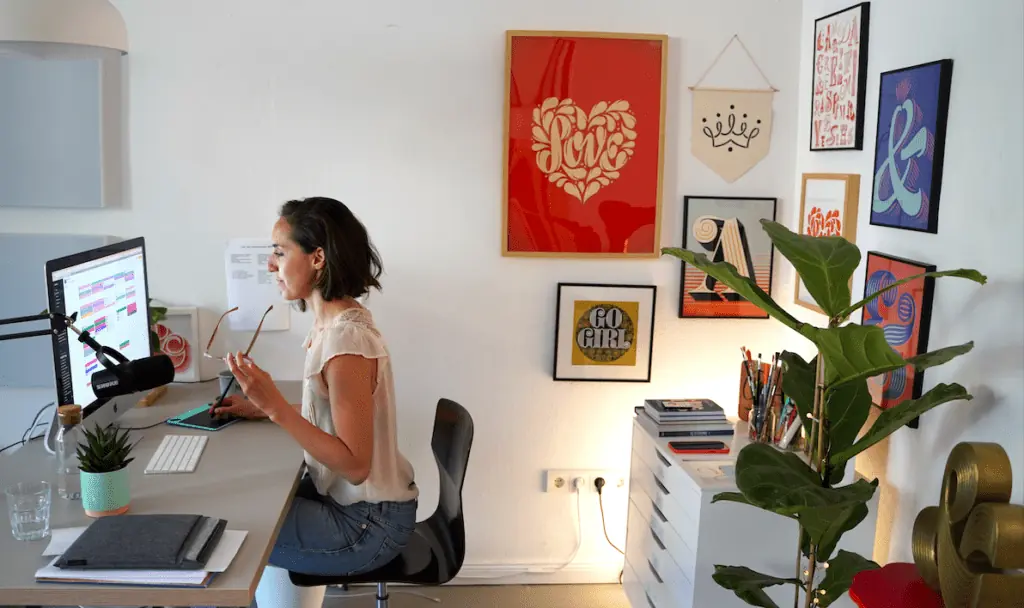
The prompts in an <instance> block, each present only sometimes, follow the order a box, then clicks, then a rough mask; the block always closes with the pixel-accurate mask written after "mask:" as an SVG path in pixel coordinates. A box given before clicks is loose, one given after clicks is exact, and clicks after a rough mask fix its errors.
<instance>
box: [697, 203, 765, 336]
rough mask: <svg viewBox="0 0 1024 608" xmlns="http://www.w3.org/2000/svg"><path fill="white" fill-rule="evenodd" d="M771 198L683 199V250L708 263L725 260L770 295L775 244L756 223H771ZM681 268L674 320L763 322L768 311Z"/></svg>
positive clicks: (723, 287)
mask: <svg viewBox="0 0 1024 608" xmlns="http://www.w3.org/2000/svg"><path fill="white" fill-rule="evenodd" d="M775 207H776V199H774V198H744V197H731V196H687V197H685V198H684V199H683V249H687V250H689V251H692V252H694V253H703V254H704V255H706V256H708V259H709V260H711V261H712V262H728V263H730V264H732V265H733V266H734V267H736V270H737V271H739V273H740V274H741V275H743V276H745V277H747V278H749V279H751V280H752V281H754V282H755V283H757V286H758V287H760V288H761V289H763V290H764V292H765V293H767V294H769V295H770V294H771V292H772V256H773V254H774V252H775V246H774V245H773V244H772V241H771V239H769V238H768V233H766V232H765V231H764V229H763V228H762V226H761V220H771V221H775ZM680 264H682V271H681V272H682V275H681V278H680V289H679V317H680V318H705V319H708V318H710V319H767V318H768V313H766V312H764V311H763V310H761V309H760V308H758V307H757V306H756V305H754V304H752V303H750V302H749V301H747V300H746V299H745V298H743V297H742V296H740V295H739V294H737V293H736V292H735V291H733V290H732V289H730V288H729V287H727V286H725V285H723V284H721V283H719V282H718V281H716V280H715V279H714V278H713V277H711V276H709V275H707V274H705V273H703V272H701V271H700V270H698V269H696V268H694V267H692V266H690V265H689V264H687V263H686V262H680Z"/></svg>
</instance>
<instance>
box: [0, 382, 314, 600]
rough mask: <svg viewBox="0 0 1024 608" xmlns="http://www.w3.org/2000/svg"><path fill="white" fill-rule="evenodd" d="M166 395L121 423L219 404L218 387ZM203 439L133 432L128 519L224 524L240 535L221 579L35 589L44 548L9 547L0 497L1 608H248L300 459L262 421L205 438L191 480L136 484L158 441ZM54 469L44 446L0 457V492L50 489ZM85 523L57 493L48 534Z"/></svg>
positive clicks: (294, 393) (288, 390)
mask: <svg viewBox="0 0 1024 608" xmlns="http://www.w3.org/2000/svg"><path fill="white" fill-rule="evenodd" d="M278 386H279V387H280V388H281V392H282V393H283V394H284V396H285V397H286V398H287V399H288V400H289V402H291V403H298V402H299V400H300V396H301V383H300V382H297V381H296V382H279V383H278ZM168 389H169V390H168V391H167V394H166V395H164V397H163V398H162V399H161V400H160V401H158V402H157V403H156V404H155V405H153V406H151V407H148V408H136V409H133V410H131V411H129V412H126V413H125V414H124V415H123V416H122V417H121V418H120V420H119V421H118V423H119V424H120V425H122V426H125V427H143V426H148V425H150V424H153V423H155V422H158V421H160V420H163V419H166V418H169V417H170V416H173V415H176V414H180V413H182V412H185V411H188V410H189V409H192V408H194V407H196V406H197V405H200V404H202V403H207V402H209V401H211V400H213V399H216V398H217V383H216V382H206V383H202V384H174V385H171V386H169V387H168ZM201 433H204V431H198V430H193V429H187V428H183V427H177V426H171V425H160V426H156V427H154V428H152V429H147V430H144V431H132V441H136V440H139V439H141V441H139V443H138V445H136V447H135V450H134V452H133V456H134V458H135V460H134V461H133V462H132V463H131V464H130V465H129V467H131V484H132V485H131V495H132V501H131V507H130V509H129V513H201V514H203V515H208V516H212V517H220V518H223V519H226V520H227V521H228V528H229V529H233V530H245V531H247V532H248V535H247V536H246V538H245V543H244V544H243V545H242V548H241V550H240V551H239V553H238V555H236V556H235V559H234V561H232V563H231V567H230V568H228V570H227V572H224V573H222V574H220V575H218V576H217V577H216V578H215V579H214V580H213V583H212V584H211V585H210V586H209V587H208V588H205V589H203V588H195V589H191V588H177V589H174V588H161V587H127V586H114V585H81V584H78V585H66V584H55V583H36V582H35V572H36V570H38V569H39V568H40V567H41V566H43V565H45V564H46V562H47V558H43V557H41V556H42V552H43V550H44V549H45V548H46V545H47V544H48V543H49V542H50V539H49V538H47V539H44V540H40V541H34V542H23V541H17V540H14V537H13V536H12V535H11V532H10V527H9V525H8V522H7V505H6V504H5V503H4V501H5V499H4V498H3V495H2V494H0V505H2V506H0V510H2V512H3V525H2V529H0V606H2V605H35V606H47V605H49V606H67V605H79V604H85V605H96V606H249V604H250V603H251V601H252V598H253V594H254V593H255V590H256V584H257V583H258V582H259V578H260V574H261V573H262V571H263V567H264V566H265V565H266V563H267V558H268V557H269V555H270V550H271V547H272V546H273V542H274V539H276V538H277V532H278V530H279V528H280V526H281V521H282V519H283V517H284V514H285V513H286V512H287V509H288V506H289V504H290V503H291V499H292V495H293V493H294V491H295V487H296V485H297V483H298V480H299V474H300V472H301V470H302V449H301V448H300V447H299V445H298V444H297V443H295V441H294V440H293V439H292V438H291V437H290V436H289V435H288V434H287V433H285V431H283V430H282V429H280V428H279V427H277V426H276V425H274V424H273V423H271V422H269V421H266V420H262V421H243V422H239V423H236V424H233V425H231V426H229V427H225V428H224V429H221V430H220V431H216V432H208V433H207V434H208V435H209V436H210V440H209V441H208V442H207V445H206V450H205V451H204V452H203V455H202V457H201V458H200V460H199V466H198V468H197V469H196V470H195V472H194V473H185V474H174V475H144V474H143V470H144V469H145V466H146V463H147V462H149V459H150V457H151V456H152V455H153V453H154V452H155V451H156V448H157V446H159V445H160V440H161V439H162V438H163V437H164V435H167V434H182V435H185V434H201ZM56 467H57V465H56V460H55V459H54V457H53V456H52V455H50V454H49V453H47V452H46V450H45V449H44V448H43V445H42V441H41V440H36V441H33V442H31V443H29V444H27V445H25V446H23V447H21V448H19V449H17V450H16V451H14V452H13V453H11V452H8V453H5V454H3V455H0V487H6V486H7V485H9V484H11V483H15V482H18V481H28V480H46V481H50V482H55V481H56ZM91 521H92V519H90V518H89V517H87V516H86V515H85V513H84V511H83V510H82V503H81V502H80V501H74V502H69V501H67V500H64V499H62V498H60V497H59V496H57V493H56V487H54V495H53V507H52V509H51V515H50V525H51V528H64V527H71V526H84V525H88V524H89V523H90V522H91ZM49 559H52V558H49Z"/></svg>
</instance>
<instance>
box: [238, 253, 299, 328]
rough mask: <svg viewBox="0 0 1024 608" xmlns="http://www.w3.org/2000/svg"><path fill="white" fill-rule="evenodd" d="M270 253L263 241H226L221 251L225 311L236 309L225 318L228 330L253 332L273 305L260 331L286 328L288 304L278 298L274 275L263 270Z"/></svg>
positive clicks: (288, 320) (288, 317)
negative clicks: (226, 303)
mask: <svg viewBox="0 0 1024 608" xmlns="http://www.w3.org/2000/svg"><path fill="white" fill-rule="evenodd" d="M273 251H274V249H273V246H272V245H271V243H270V241H269V240H267V239H231V240H230V241H228V245H227V247H226V248H225V250H224V270H225V272H226V273H227V283H228V308H234V307H235V306H237V307H238V310H236V311H235V312H233V313H231V314H230V315H228V321H229V327H230V328H231V329H233V330H238V331H254V330H255V329H256V326H258V325H259V323H260V318H261V317H262V316H263V313H264V311H266V310H267V307H268V306H270V305H273V306H274V309H273V310H271V311H270V313H269V314H268V315H267V318H266V320H265V321H264V322H263V329H262V330H261V331H283V330H287V329H288V327H289V324H290V314H289V310H290V309H289V305H288V303H287V302H286V301H285V300H284V298H282V297H281V291H280V290H279V289H278V287H277V280H276V278H275V276H274V274H273V273H271V272H270V271H269V270H267V261H268V260H269V259H270V256H271V255H272V254H273Z"/></svg>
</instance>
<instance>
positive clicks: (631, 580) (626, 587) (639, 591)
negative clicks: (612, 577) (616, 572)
mask: <svg viewBox="0 0 1024 608" xmlns="http://www.w3.org/2000/svg"><path fill="white" fill-rule="evenodd" d="M622 591H623V593H625V595H626V599H627V600H628V601H629V605H630V608H669V607H670V606H671V604H668V603H665V602H662V603H660V604H659V603H656V600H655V599H654V598H653V597H651V594H650V592H649V591H648V590H647V589H644V583H643V581H641V580H640V577H638V576H637V575H636V572H634V571H633V566H632V565H630V563H629V562H626V563H625V564H624V565H623V567H622Z"/></svg>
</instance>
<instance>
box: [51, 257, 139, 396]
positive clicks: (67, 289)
mask: <svg viewBox="0 0 1024 608" xmlns="http://www.w3.org/2000/svg"><path fill="white" fill-rule="evenodd" d="M46 281H47V292H48V297H49V304H50V310H51V311H53V312H59V313H62V314H64V315H68V316H70V315H71V314H73V313H75V312H77V313H78V319H77V320H76V321H75V327H77V328H78V329H80V330H81V331H83V332H84V331H88V332H89V333H90V334H91V335H92V337H93V338H95V339H96V341H97V342H98V343H99V344H101V345H103V346H106V347H109V348H113V349H115V350H118V351H120V352H121V354H122V355H124V356H125V357H126V358H128V359H129V360H134V359H141V358H143V357H149V356H150V355H152V352H151V348H150V342H149V305H148V301H149V296H148V288H147V282H146V247H145V242H144V241H143V239H142V237H139V238H136V239H131V240H128V241H122V242H120V243H117V244H114V245H108V246H105V247H100V248H98V249H93V250H90V251H86V252H83V253H78V254H74V255H70V256H67V257H64V258H60V259H58V260H51V261H50V262H47V264H46ZM53 362H54V372H55V376H56V385H57V399H58V403H59V404H70V403H74V404H78V405H81V406H82V407H85V406H87V405H89V404H90V403H92V402H93V401H95V400H96V395H95V393H94V392H93V390H92V383H91V379H92V374H94V373H95V372H97V371H99V370H100V369H102V365H100V363H99V361H98V360H97V358H96V353H95V352H94V351H93V350H92V349H91V348H89V347H88V346H86V345H85V344H83V343H81V342H79V341H78V334H76V333H74V332H73V331H71V330H70V329H64V330H63V331H58V332H57V334H56V335H54V337H53Z"/></svg>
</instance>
